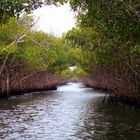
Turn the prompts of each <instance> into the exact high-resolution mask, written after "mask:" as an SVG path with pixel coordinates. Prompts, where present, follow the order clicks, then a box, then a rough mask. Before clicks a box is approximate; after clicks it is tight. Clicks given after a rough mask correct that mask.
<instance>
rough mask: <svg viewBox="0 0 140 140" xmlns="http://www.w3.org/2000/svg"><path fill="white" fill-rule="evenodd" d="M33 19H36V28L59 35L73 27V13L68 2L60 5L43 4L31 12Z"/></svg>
mask: <svg viewBox="0 0 140 140" xmlns="http://www.w3.org/2000/svg"><path fill="white" fill-rule="evenodd" d="M33 17H34V19H35V20H36V19H38V18H39V20H38V22H37V23H36V25H35V29H36V30H41V31H43V32H47V33H49V34H53V35H56V36H58V37H60V36H61V35H62V34H63V33H66V32H67V31H68V30H70V29H72V27H75V21H76V20H75V18H74V13H73V12H72V11H71V8H70V6H69V4H65V5H63V6H60V7H56V6H54V5H51V6H44V7H42V8H39V9H37V10H35V11H34V12H33Z"/></svg>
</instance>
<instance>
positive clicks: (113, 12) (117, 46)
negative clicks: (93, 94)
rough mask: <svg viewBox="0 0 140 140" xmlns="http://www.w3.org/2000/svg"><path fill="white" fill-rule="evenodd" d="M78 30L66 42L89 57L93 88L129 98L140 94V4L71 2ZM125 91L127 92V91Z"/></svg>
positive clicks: (112, 0)
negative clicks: (75, 13)
mask: <svg viewBox="0 0 140 140" xmlns="http://www.w3.org/2000/svg"><path fill="white" fill-rule="evenodd" d="M70 4H71V6H72V8H73V9H74V10H75V11H76V12H77V19H78V27H77V28H76V29H72V30H71V31H69V32H68V33H67V35H66V38H67V39H68V40H69V41H71V43H72V44H75V47H76V48H77V47H79V48H81V49H82V50H84V51H86V52H87V54H89V55H88V56H89V57H85V58H86V60H87V59H89V60H90V61H88V63H87V66H90V67H89V69H90V70H92V72H91V75H92V79H93V80H94V81H93V83H92V86H95V87H99V88H104V89H109V90H113V91H115V92H117V93H119V94H123V95H127V96H129V94H130V96H132V93H133V95H134V94H135V95H137V94H138V93H139V91H140V73H139V71H140V36H139V33H140V5H139V0H110V1H108V0H93V1H91V0H81V1H79V0H72V1H70ZM126 87H127V88H126Z"/></svg>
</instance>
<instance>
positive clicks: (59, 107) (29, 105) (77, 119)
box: [0, 83, 140, 140]
mask: <svg viewBox="0 0 140 140" xmlns="http://www.w3.org/2000/svg"><path fill="white" fill-rule="evenodd" d="M103 98H104V94H103V93H99V92H97V91H93V90H92V89H90V88H85V87H84V86H83V85H82V84H80V83H78V84H74V83H69V84H67V85H65V86H61V87H59V88H58V90H57V91H49V92H48V91H46V92H41V93H38V92H36V93H33V94H25V95H22V96H16V97H11V98H10V99H8V100H1V101H0V139H6V140H15V139H17V140H18V139H19V140H25V139H26V140H28V139H29V140H90V139H91V140H140V119H139V118H140V111H139V110H136V109H132V108H129V107H124V106H116V105H109V104H107V103H106V104H105V103H103V102H102V101H103Z"/></svg>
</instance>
